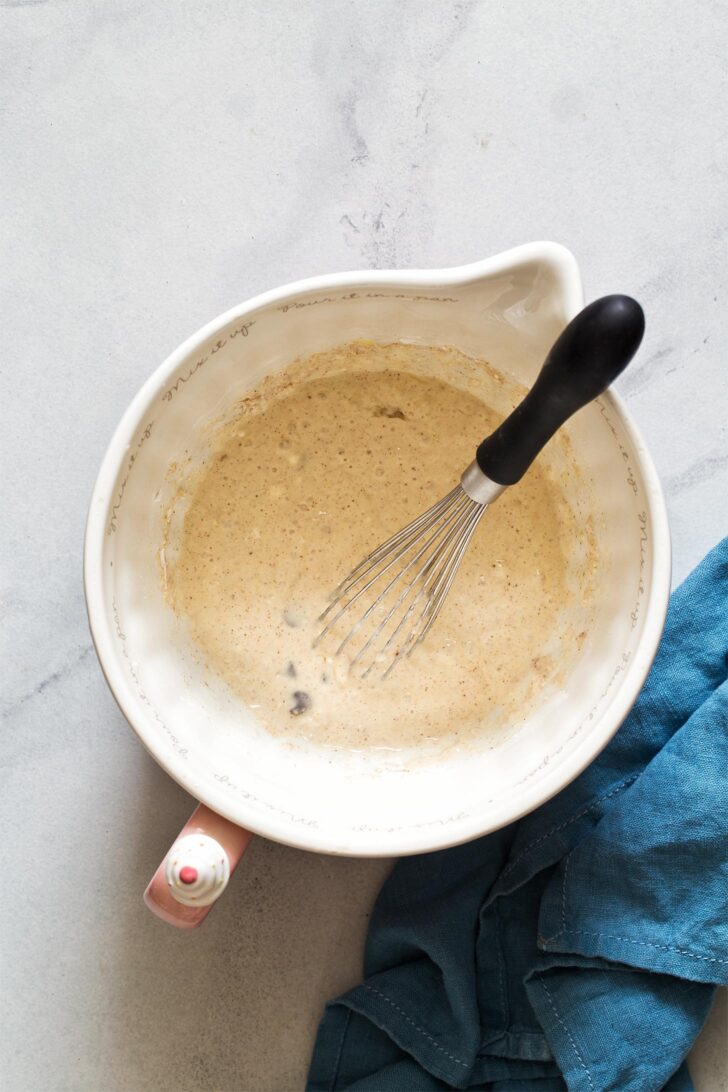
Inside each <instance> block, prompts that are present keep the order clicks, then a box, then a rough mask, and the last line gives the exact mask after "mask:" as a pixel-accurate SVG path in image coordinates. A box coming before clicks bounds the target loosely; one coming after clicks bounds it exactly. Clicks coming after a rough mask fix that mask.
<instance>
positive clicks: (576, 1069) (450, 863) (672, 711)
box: [308, 538, 728, 1092]
mask: <svg viewBox="0 0 728 1092" xmlns="http://www.w3.org/2000/svg"><path fill="white" fill-rule="evenodd" d="M727 678H728V538H726V539H724V540H723V542H721V543H720V544H719V545H718V546H717V547H716V548H715V549H714V550H713V551H712V552H711V553H710V554H709V555H708V557H707V558H706V559H705V560H704V561H703V562H702V564H701V565H700V566H699V567H698V568H697V569H696V570H695V572H694V573H693V574H692V575H691V576H690V577H689V578H688V579H687V580H686V581H685V583H684V584H683V585H682V586H681V587H680V588H678V590H677V591H676V592H675V593H674V594H673V596H672V598H671V601H670V607H669V611H668V617H667V623H666V627H665V632H664V635H663V639H662V642H661V644H660V648H659V651H658V655H657V658H656V660H655V663H654V665H653V667H652V670H651V672H650V674H649V677H648V679H647V682H646V683H645V686H644V688H643V690H642V693H641V694H640V697H639V699H638V701H637V703H636V705H635V706H634V708H633V710H632V712H631V713H630V715H629V717H628V718H627V720H626V721H625V723H624V724H623V725H622V727H621V729H620V730H619V731H618V732H617V734H616V736H615V737H614V739H613V740H612V741H611V743H610V744H609V746H608V747H607V748H606V749H605V750H604V751H603V752H602V754H601V755H600V756H599V757H598V759H597V760H596V761H595V762H594V763H592V765H591V766H590V767H589V768H588V769H587V770H585V771H584V773H583V774H582V775H581V776H580V777H579V778H578V779H577V780H576V781H574V782H572V784H571V785H569V786H568V787H567V788H566V789H565V790H564V791H563V792H562V793H560V794H559V795H558V796H557V797H555V798H554V799H552V800H550V801H549V802H548V803H547V804H544V805H543V807H541V808H539V809H538V810H537V811H535V812H533V813H531V814H530V815H528V816H526V817H525V818H524V819H522V820H520V821H519V822H518V823H515V824H512V825H511V826H510V827H507V828H505V829H503V830H499V831H496V832H495V833H494V834H490V835H487V836H486V837H484V838H480V839H478V840H477V841H475V842H471V843H469V844H468V845H465V846H459V847H456V848H455V849H450V850H444V851H442V852H438V853H431V854H427V855H424V856H420V857H410V858H405V859H403V860H401V861H399V862H398V863H397V865H396V866H395V868H394V870H393V872H392V874H391V876H390V878H389V879H388V880H387V882H386V883H385V885H384V887H383V889H382V891H381V894H380V896H379V899H378V901H377V904H376V907H375V910H374V913H373V917H372V921H371V926H370V931H369V936H368V939H367V944H366V951H365V963H364V974H365V981H364V982H363V983H362V984H361V985H359V986H357V987H356V988H355V989H353V990H351V991H350V992H349V993H347V994H345V995H344V996H343V997H340V998H338V1000H336V1001H334V1002H331V1003H330V1004H329V1005H328V1006H327V1009H326V1012H325V1014H324V1017H323V1020H322V1023H321V1026H320V1029H319V1033H318V1037H317V1040H316V1046H315V1050H314V1055H313V1060H312V1064H311V1070H310V1074H309V1083H308V1088H309V1090H310V1092H324V1090H325V1092H338V1090H339V1089H357V1090H364V1089H368V1090H372V1092H375V1090H376V1092H389V1090H391V1092H420V1090H422V1092H425V1090H429V1089H447V1088H462V1089H465V1088H474V1089H493V1090H496V1092H501V1090H502V1092H511V1090H513V1092H515V1090H517V1089H522V1090H528V1089H532V1090H534V1092H550V1090H551V1089H565V1088H568V1089H569V1090H571V1092H608V1090H611V1089H614V1090H615V1092H616V1090H618V1092H651V1090H655V1092H659V1090H660V1089H669V1090H679V1089H691V1088H692V1084H691V1082H690V1077H689V1074H688V1072H687V1068H686V1066H685V1065H684V1062H683V1060H684V1058H685V1056H686V1054H687V1052H688V1050H689V1049H690V1047H691V1045H692V1043H693V1041H694V1040H695V1037H696V1036H697V1034H698V1032H699V1031H700V1028H701V1027H702V1025H703V1022H704V1020H705V1018H706V1016H707V1014H708V1011H709V1008H710V1005H711V1002H712V999H713V995H714V990H715V985H716V984H718V983H726V982H727V981H728V787H727V783H728V778H727V776H726V775H727V774H728V682H727V681H726V680H727Z"/></svg>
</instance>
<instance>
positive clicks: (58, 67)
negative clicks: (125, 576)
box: [0, 0, 728, 1092]
mask: <svg viewBox="0 0 728 1092" xmlns="http://www.w3.org/2000/svg"><path fill="white" fill-rule="evenodd" d="M727 29H728V28H727V26H726V23H725V20H724V19H723V18H721V6H720V4H719V3H718V2H717V0H697V2H696V3H694V4H691V5H679V4H676V3H673V4H667V5H658V4H645V5H631V4H628V3H626V2H625V0H618V2H617V4H616V6H615V5H599V4H596V3H586V4H585V3H584V2H583V0H581V2H579V3H577V2H576V0H562V2H561V3H559V4H558V5H548V4H546V5H544V4H541V3H536V2H535V0H525V2H524V3H522V4H516V5H513V4H496V3H495V0H479V2H478V0H476V2H472V0H465V2H453V0H443V2H442V3H436V4H435V3H427V2H426V0H401V2H398V3H396V4H393V3H389V2H387V0H319V2H317V0H268V2H267V3H265V4H241V3H236V2H234V0H195V2H194V3H193V2H192V0H175V3H173V4H172V3H167V4H164V3H163V4H152V3H143V2H140V0H115V2H114V3H113V4H108V3H104V0H49V2H39V0H4V2H3V3H2V4H0V41H1V42H2V45H1V46H0V49H1V50H2V64H1V65H0V88H1V99H2V102H3V104H4V114H3V121H2V127H3V138H4V139H3V147H4V149H5V153H6V156H5V164H4V171H3V181H2V198H3V199H2V201H1V202H0V216H1V217H2V221H3V223H2V231H0V236H1V237H2V238H3V240H4V246H5V248H6V250H5V261H4V263H3V270H4V272H3V319H2V330H3V346H4V354H3V355H4V360H5V366H4V369H3V383H4V388H3V389H4V395H3V405H4V407H5V408H6V414H5V418H4V427H3V449H4V457H3V465H4V467H5V470H6V477H5V481H6V484H7V488H6V490H5V500H4V512H3V521H2V577H3V585H4V614H5V623H4V626H3V636H4V641H5V644H4V664H5V670H4V672H3V675H4V680H5V682H4V687H3V706H4V709H3V716H4V720H5V727H4V734H3V744H2V746H3V752H4V763H3V765H4V772H3V793H2V797H1V803H0V807H1V808H2V819H3V829H4V831H5V839H4V850H3V855H2V861H3V870H4V879H3V883H2V896H3V902H4V903H5V904H6V906H5V915H4V921H5V923H6V924H5V929H4V938H3V948H4V949H5V953H4V967H3V972H2V991H3V994H4V995H5V1001H6V1005H5V1016H4V1023H3V1038H4V1041H5V1044H6V1049H5V1063H4V1069H5V1074H4V1078H5V1084H4V1087H5V1088H6V1089H8V1092H26V1090H27V1092H31V1090H32V1092H37V1090H38V1089H43V1090H44V1092H61V1090H73V1092H157V1090H158V1092H173V1090H174V1092H178V1090H187V1089H189V1090H193V1089H194V1090H195V1092H204V1090H213V1089H215V1090H220V1089H224V1090H226V1092H248V1090H255V1092H257V1090H261V1092H263V1090H272V1092H286V1090H289V1089H297V1088H301V1087H302V1081H303V1075H304V1072H305V1068H306V1062H307V1058H308V1054H309V1050H310V1045H311V1039H312V1035H313V1031H314V1028H315V1025H316V1021H317V1018H318V1014H319V1012H320V1008H321V1005H322V1003H323V1001H324V999H325V998H326V997H328V996H330V995H332V994H334V993H336V992H337V991H339V990H341V989H342V988H345V987H346V986H348V985H349V984H351V983H352V982H353V981H355V979H356V977H357V974H358V971H359V962H360V951H361V938H362V936H363V932H364V929H365V925H366V920H367V915H368V912H369V908H370V904H371V901H372V899H373V896H374V894H375V891H376V889H377V887H378V885H379V883H380V881H381V879H382V876H383V874H384V872H385V870H386V867H387V865H386V862H381V861H379V862H377V861H361V860H343V859H331V858H326V857H319V856H315V855H313V854H304V853H300V852H296V851H294V850H291V849H286V848H284V847H282V846H278V845H274V844H272V843H267V842H264V841H261V840H258V841H256V842H255V843H254V845H253V847H252V848H251V850H250V853H249V856H248V858H247V859H246V862H245V866H244V867H243V868H242V869H241V871H240V873H239V874H238V875H237V876H236V877H235V880H234V882H233V883H232V884H231V888H230V890H229V892H228V893H227V894H226V896H225V897H224V899H223V900H222V901H221V903H220V905H219V906H218V907H217V908H216V910H215V912H214V913H213V915H212V916H211V917H210V919H209V921H208V922H207V923H206V925H205V926H204V927H203V929H202V930H200V932H199V933H197V934H195V935H194V936H187V935H181V934H178V933H177V932H175V931H174V930H172V929H169V928H166V927H164V926H162V925H161V924H160V923H159V922H157V921H156V920H155V919H153V918H152V917H151V916H150V915H149V914H148V913H147V911H146V910H145V909H144V907H143V905H142V902H141V892H142V889H143V887H144V885H145V883H146V881H147V879H148V878H149V876H150V875H151V873H152V871H153V870H154V868H155V867H156V865H157V863H158V862H159V860H160V856H161V854H162V853H163V852H164V851H165V850H166V849H167V847H168V845H169V843H170V840H171V839H172V838H173V836H174V835H175V834H176V833H177V831H178V829H179V827H180V825H181V824H182V822H183V820H184V819H185V818H186V817H187V814H188V812H189V811H190V810H191V806H192V801H191V799H190V798H189V797H187V796H186V795H185V793H184V792H183V791H182V790H181V789H180V788H178V787H177V786H176V785H175V784H173V783H172V782H171V781H170V780H169V779H168V778H167V777H166V776H165V775H164V774H163V773H162V771H161V770H160V769H159V768H158V767H157V766H156V765H155V764H154V763H153V762H152V760H151V759H150V758H148V757H147V755H146V753H145V752H144V751H143V749H142V747H141V746H140V745H139V743H138V742H137V740H136V738H135V737H134V735H133V734H132V732H131V731H130V730H129V729H128V727H127V726H126V724H125V722H124V720H123V718H122V716H121V714H120V713H119V711H118V710H117V708H116V706H115V704H114V701H113V699H112V697H111V695H110V693H109V692H108V690H107V688H106V686H105V683H104V681H103V678H102V676H101V673H100V671H99V668H98V665H97V662H96V659H95V656H94V653H93V650H92V648H91V642H90V638H89V634H88V629H87V625H86V617H85V612H84V602H83V590H82V586H81V543H82V536H83V526H84V519H85V512H86V505H87V502H88V498H89V494H90V490H91V486H92V483H93V480H94V477H95V474H96V470H97V466H98V463H99V460H100V458H101V455H102V453H103V451H104V448H105V445H106V443H107V440H108V438H109V435H110V433H111V430H112V429H113V427H114V425H115V424H116V421H117V419H118V417H119V416H120V414H121V412H122V410H123V409H124V407H125V406H126V404H127V403H128V401H129V399H130V398H131V397H132V395H133V394H134V392H135V391H136V390H137V388H138V387H139V386H140V384H141V383H142V381H143V380H144V379H145V378H146V377H147V375H148V374H149V372H150V371H151V370H152V369H153V368H154V367H155V366H156V365H157V363H158V362H159V361H160V360H161V359H163V358H164V357H165V356H166V355H167V353H168V352H169V351H170V350H171V349H173V348H174V347H175V346H176V345H177V344H178V343H179V342H180V341H181V340H182V338H183V337H184V336H186V335H187V334H188V333H190V332H192V331H193V330H195V329H196V328H197V327H198V326H199V325H201V324H202V323H203V322H204V321H206V320H207V319H209V318H211V317H212V316H214V315H216V314H218V313H219V312H221V311H222V310H224V309H226V308H228V307H230V306H232V305H233V304H235V303H237V302H239V301H241V300H243V299H245V298H246V297H248V296H250V295H252V294H254V293H256V292H258V291H262V290H264V289H266V288H269V287H273V286H276V285H278V284H280V283H283V282H286V281H289V280H293V279H295V278H298V277H303V276H307V275H310V274H315V273H323V272H327V271H332V270H344V269H351V268H362V267H370V266H371V267H391V266H443V265H450V264H461V263H464V262H467V261H471V260H475V259H478V258H481V257H484V256H487V255H489V254H493V253H496V252H498V251H500V250H503V249H506V248H507V247H510V246H512V245H515V244H517V243H521V242H526V241H528V240H531V239H535V238H551V239H555V240H557V241H559V242H562V243H564V244H566V245H567V246H568V247H570V248H571V249H572V250H573V251H574V253H575V254H576V255H577V257H578V259H579V261H580V263H581V267H582V270H583V274H584V279H585V286H586V291H587V295H588V297H594V296H596V295H599V294H602V293H604V292H609V291H626V292H631V293H634V295H636V296H637V297H638V298H639V299H640V300H641V301H642V302H643V304H644V307H645V310H646V312H647V318H648V332H647V337H646V342H645V345H644V347H643V349H642V351H641V356H640V359H639V362H638V363H636V364H635V366H634V367H633V368H632V370H631V371H630V372H629V373H628V374H627V375H626V376H625V377H624V378H623V379H622V380H621V381H620V383H619V387H620V389H621V391H622V393H623V394H624V395H625V397H626V398H627V401H628V403H629V406H630V408H631V410H632V411H633V412H634V415H635V417H636V419H637V421H638V423H639V425H640V426H641V428H642V429H643V431H644V433H645V436H646V438H647V440H648V443H649V445H650V447H651V450H652V452H653V454H654V458H655V460H656V463H657V466H658V469H659V471H660V474H661V476H662V480H663V482H664V485H665V490H666V494H667V501H668V506H669V512H670V520H671V525H672V533H673V540H674V575H675V580H676V581H678V580H680V579H681V578H682V577H684V576H685V575H686V574H687V573H688V571H689V570H690V569H691V567H692V566H693V565H694V564H695V563H696V562H697V561H698V560H699V559H700V558H701V557H702V555H703V554H704V553H705V552H706V551H707V550H708V548H709V547H710V546H712V545H713V544H714V543H715V542H716V541H717V540H718V539H719V538H720V537H721V535H722V534H724V533H725V529H726V515H727V507H728V502H727V501H726V497H728V445H727V444H726V435H725V428H726V425H725V422H726V365H725V346H726V343H727V341H728V318H727V317H726V316H727V314H728V312H727V310H726V289H727V288H728V263H726V260H725V259H726V251H725V245H726V222H728V210H727V208H726V201H725V192H726V191H725V187H726V140H725V137H726V130H725V124H723V126H722V128H720V126H719V111H718V109H717V104H718V103H719V102H720V101H721V92H722V88H723V87H724V81H725V76H726V70H727V67H728V62H727V58H728V40H727V38H728V35H727ZM8 406H9V412H7V409H8ZM721 1026H722V1027H723V1028H724V1027H725V1008H724V1007H723V1008H722V1010H714V1014H713V1016H712V1017H711V1020H710V1022H709V1025H708V1027H707V1029H706V1031H705V1032H704V1033H703V1036H702V1038H701V1040H700V1042H699V1044H698V1046H697V1047H696V1050H695V1052H694V1055H693V1073H694V1077H695V1080H696V1083H697V1087H698V1090H699V1092H722V1090H725V1089H727V1088H728V1077H727V1076H726V1065H725V1060H724V1058H722V1056H721V1054H720V1052H719V1049H720V1048H719V1042H720V1035H721Z"/></svg>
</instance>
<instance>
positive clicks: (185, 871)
mask: <svg viewBox="0 0 728 1092" xmlns="http://www.w3.org/2000/svg"><path fill="white" fill-rule="evenodd" d="M179 878H180V879H181V880H182V883H194V882H195V880H196V879H197V869H196V868H193V867H192V865H188V864H186V865H185V866H184V868H180V870H179Z"/></svg>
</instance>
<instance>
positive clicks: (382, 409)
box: [374, 406, 407, 421]
mask: <svg viewBox="0 0 728 1092" xmlns="http://www.w3.org/2000/svg"><path fill="white" fill-rule="evenodd" d="M374 416H375V417H397V418H399V420H400V421H406V420H407V418H406V417H405V415H404V413H403V412H402V410H401V409H400V408H399V407H398V406H377V407H376V409H375V410H374Z"/></svg>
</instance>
